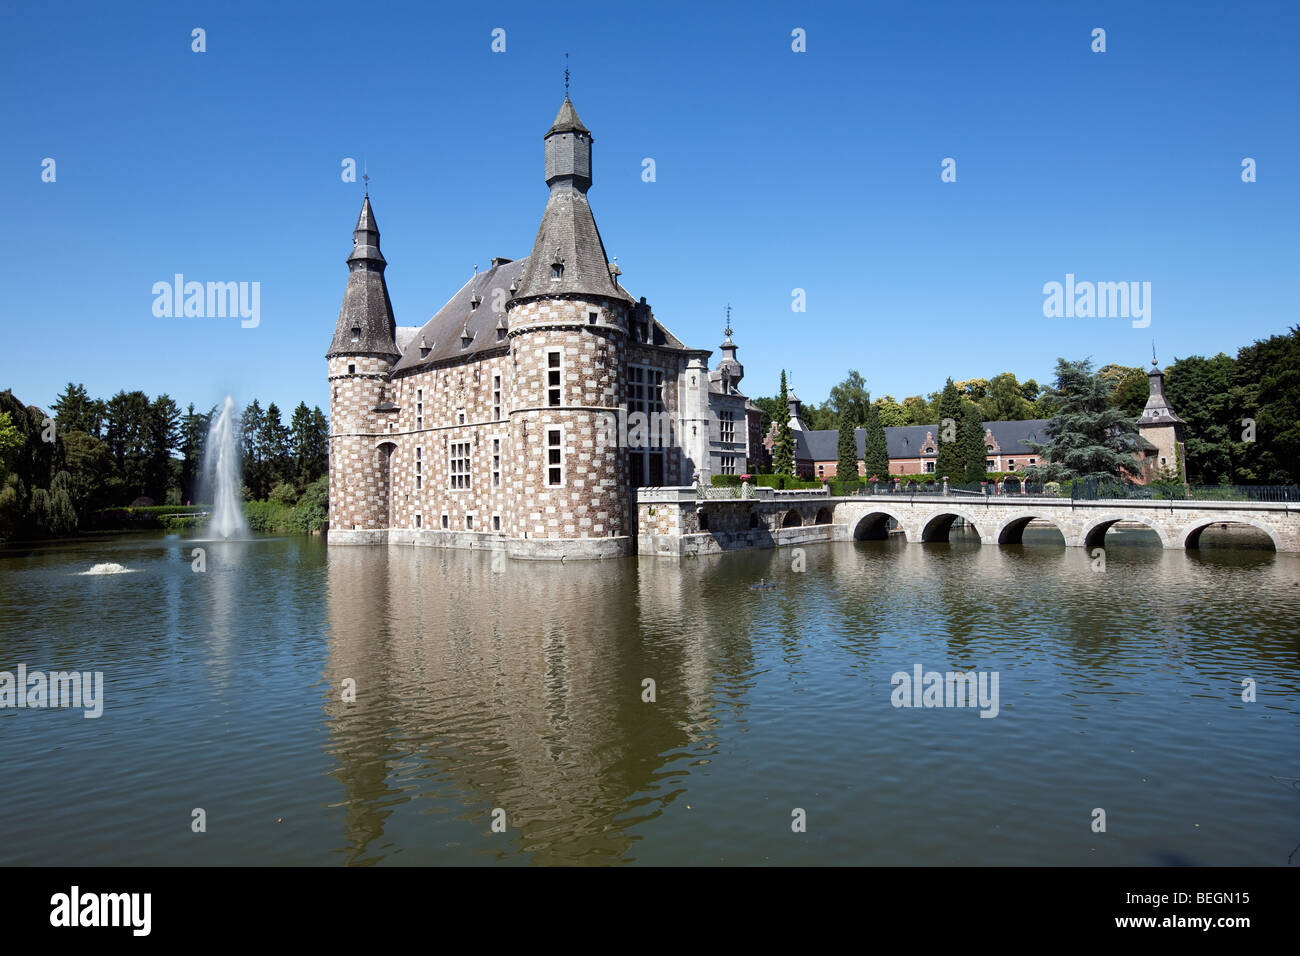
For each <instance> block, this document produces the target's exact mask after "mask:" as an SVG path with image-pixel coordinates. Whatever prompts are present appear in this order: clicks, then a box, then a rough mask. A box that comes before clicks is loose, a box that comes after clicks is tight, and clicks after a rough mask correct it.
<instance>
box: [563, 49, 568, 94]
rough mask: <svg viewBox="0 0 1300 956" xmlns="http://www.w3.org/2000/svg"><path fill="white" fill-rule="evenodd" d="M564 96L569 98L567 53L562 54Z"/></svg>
mask: <svg viewBox="0 0 1300 956" xmlns="http://www.w3.org/2000/svg"><path fill="white" fill-rule="evenodd" d="M564 98H565V99H566V100H567V99H568V98H569V54H567V53H566V54H564Z"/></svg>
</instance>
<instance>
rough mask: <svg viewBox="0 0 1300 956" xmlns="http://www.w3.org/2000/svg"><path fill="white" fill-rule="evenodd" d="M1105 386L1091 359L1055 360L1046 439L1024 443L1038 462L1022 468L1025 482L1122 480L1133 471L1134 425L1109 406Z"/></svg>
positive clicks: (1122, 414) (1118, 410) (1108, 388)
mask: <svg viewBox="0 0 1300 956" xmlns="http://www.w3.org/2000/svg"><path fill="white" fill-rule="evenodd" d="M1110 393H1111V386H1110V385H1109V384H1108V383H1107V381H1106V380H1105V379H1104V378H1103V377H1102V376H1101V375H1100V374H1098V373H1096V372H1094V371H1093V370H1092V362H1091V361H1090V360H1088V359H1080V360H1078V361H1075V362H1069V361H1066V360H1065V359H1063V358H1061V359H1057V360H1056V385H1055V387H1054V388H1053V390H1052V397H1051V404H1052V406H1053V409H1054V411H1055V414H1054V415H1053V416H1052V420H1051V421H1050V422H1048V424H1047V427H1046V429H1045V430H1046V432H1047V436H1048V441H1047V442H1046V443H1042V442H1031V441H1026V442H1025V444H1026V445H1028V446H1029V447H1030V448H1032V449H1033V450H1034V451H1035V452H1036V453H1037V455H1038V457H1039V460H1040V462H1041V464H1038V465H1035V466H1033V467H1032V468H1027V469H1025V477H1026V478H1028V479H1029V480H1031V481H1067V480H1071V479H1080V478H1081V479H1085V480H1091V479H1106V478H1112V479H1113V478H1125V477H1126V476H1127V474H1131V473H1133V472H1136V471H1137V461H1136V459H1135V458H1134V456H1133V448H1134V436H1136V434H1137V427H1136V425H1135V424H1134V422H1133V420H1132V419H1130V418H1128V417H1127V416H1125V414H1124V413H1123V411H1121V410H1120V409H1118V408H1116V407H1115V406H1113V405H1111V404H1110Z"/></svg>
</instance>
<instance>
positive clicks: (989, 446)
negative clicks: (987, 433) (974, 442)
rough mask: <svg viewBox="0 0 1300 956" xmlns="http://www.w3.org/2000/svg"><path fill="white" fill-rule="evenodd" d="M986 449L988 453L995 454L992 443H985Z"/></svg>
mask: <svg viewBox="0 0 1300 956" xmlns="http://www.w3.org/2000/svg"><path fill="white" fill-rule="evenodd" d="M984 451H985V452H987V453H988V454H990V455H991V454H993V446H992V445H985V446H984Z"/></svg>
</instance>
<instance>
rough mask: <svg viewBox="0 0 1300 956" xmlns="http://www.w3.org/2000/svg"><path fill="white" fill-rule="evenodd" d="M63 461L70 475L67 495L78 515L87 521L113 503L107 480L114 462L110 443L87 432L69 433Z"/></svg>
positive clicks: (64, 444)
mask: <svg viewBox="0 0 1300 956" xmlns="http://www.w3.org/2000/svg"><path fill="white" fill-rule="evenodd" d="M63 451H64V460H65V462H66V464H65V468H66V471H65V472H62V474H66V475H67V476H68V483H67V487H68V494H69V495H70V496H71V498H72V504H73V507H74V508H75V509H76V512H77V515H78V518H79V520H80V522H81V523H82V524H84V523H85V522H86V521H87V519H88V518H89V516H90V512H91V511H92V510H94V509H95V508H102V507H107V506H108V505H110V504H113V501H112V500H111V499H110V498H109V497H108V491H109V487H108V481H109V478H110V476H111V475H112V470H113V464H112V461H111V460H110V458H109V454H108V446H107V445H105V444H104V443H103V442H102V441H100V440H99V439H98V438H96V437H95V436H94V435H89V434H87V433H86V432H80V431H78V432H69V433H68V434H66V435H64V436H63Z"/></svg>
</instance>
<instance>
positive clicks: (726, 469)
mask: <svg viewBox="0 0 1300 956" xmlns="http://www.w3.org/2000/svg"><path fill="white" fill-rule="evenodd" d="M722 473H723V474H724V475H734V474H735V473H736V456H735V455H723V456H722Z"/></svg>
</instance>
